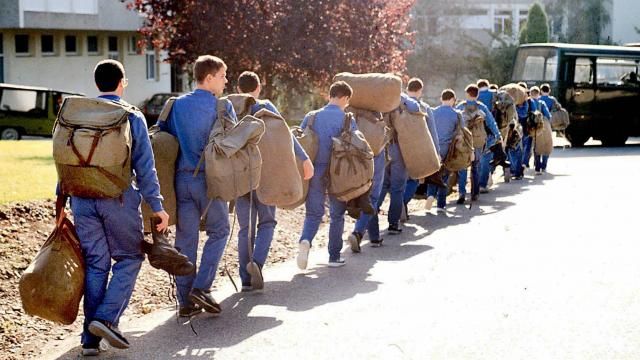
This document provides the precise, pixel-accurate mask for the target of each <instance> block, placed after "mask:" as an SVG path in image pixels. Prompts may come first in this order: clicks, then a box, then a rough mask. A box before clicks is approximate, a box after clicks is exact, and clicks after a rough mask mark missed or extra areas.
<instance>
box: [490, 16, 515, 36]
mask: <svg viewBox="0 0 640 360" xmlns="http://www.w3.org/2000/svg"><path fill="white" fill-rule="evenodd" d="M493 32H495V33H496V34H504V35H508V36H511V35H513V15H512V12H511V11H509V10H499V11H496V14H495V17H494V19H493Z"/></svg>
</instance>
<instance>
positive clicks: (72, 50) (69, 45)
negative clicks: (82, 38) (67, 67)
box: [64, 35, 78, 55]
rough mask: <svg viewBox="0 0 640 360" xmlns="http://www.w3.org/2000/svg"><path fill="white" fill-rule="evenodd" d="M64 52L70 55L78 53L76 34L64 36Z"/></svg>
mask: <svg viewBox="0 0 640 360" xmlns="http://www.w3.org/2000/svg"><path fill="white" fill-rule="evenodd" d="M64 52H65V53H67V54H69V55H75V54H77V53H78V39H77V38H76V36H75V35H67V36H65V37H64Z"/></svg>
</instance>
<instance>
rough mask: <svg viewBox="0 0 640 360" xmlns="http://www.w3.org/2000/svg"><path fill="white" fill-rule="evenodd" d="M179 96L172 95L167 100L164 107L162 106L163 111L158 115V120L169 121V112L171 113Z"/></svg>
mask: <svg viewBox="0 0 640 360" xmlns="http://www.w3.org/2000/svg"><path fill="white" fill-rule="evenodd" d="M176 99H177V97H175V96H172V97H170V98H169V99H168V100H167V102H166V103H165V104H164V107H163V108H162V112H160V115H158V121H167V119H168V118H169V114H171V109H173V103H175V102H176Z"/></svg>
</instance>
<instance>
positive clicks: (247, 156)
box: [196, 98, 264, 201]
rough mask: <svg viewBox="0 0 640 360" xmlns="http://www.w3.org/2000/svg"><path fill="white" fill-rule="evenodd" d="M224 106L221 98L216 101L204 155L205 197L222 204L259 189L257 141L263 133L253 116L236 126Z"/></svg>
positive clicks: (259, 165)
mask: <svg viewBox="0 0 640 360" xmlns="http://www.w3.org/2000/svg"><path fill="white" fill-rule="evenodd" d="M227 103H228V100H226V99H224V98H222V99H220V100H219V101H218V109H217V111H218V120H217V121H216V122H215V124H214V126H213V129H212V131H211V134H210V136H209V142H208V144H207V146H206V147H205V149H204V152H203V153H204V154H203V159H204V163H205V165H204V166H205V174H206V179H207V180H206V181H207V196H208V197H209V198H210V199H220V200H222V201H231V200H234V199H236V198H238V197H240V196H242V195H245V194H247V193H249V192H250V191H253V190H255V189H257V188H258V184H259V183H260V169H261V167H262V157H261V156H260V149H259V148H258V142H259V141H260V137H261V136H262V134H264V122H263V121H262V120H260V119H258V118H255V117H253V116H250V115H249V116H245V117H244V118H243V119H242V120H240V121H239V122H238V123H235V122H234V121H233V119H231V117H230V116H229V114H228V113H227V110H226V107H227ZM197 172H198V170H196V174H197Z"/></svg>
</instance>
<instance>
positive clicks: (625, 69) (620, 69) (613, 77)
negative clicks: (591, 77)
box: [596, 58, 640, 87]
mask: <svg viewBox="0 0 640 360" xmlns="http://www.w3.org/2000/svg"><path fill="white" fill-rule="evenodd" d="M596 64H597V65H596V67H597V71H598V77H597V79H598V85H599V87H638V86H640V80H639V79H638V62H637V61H634V60H628V59H614V58H598V60H596Z"/></svg>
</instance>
